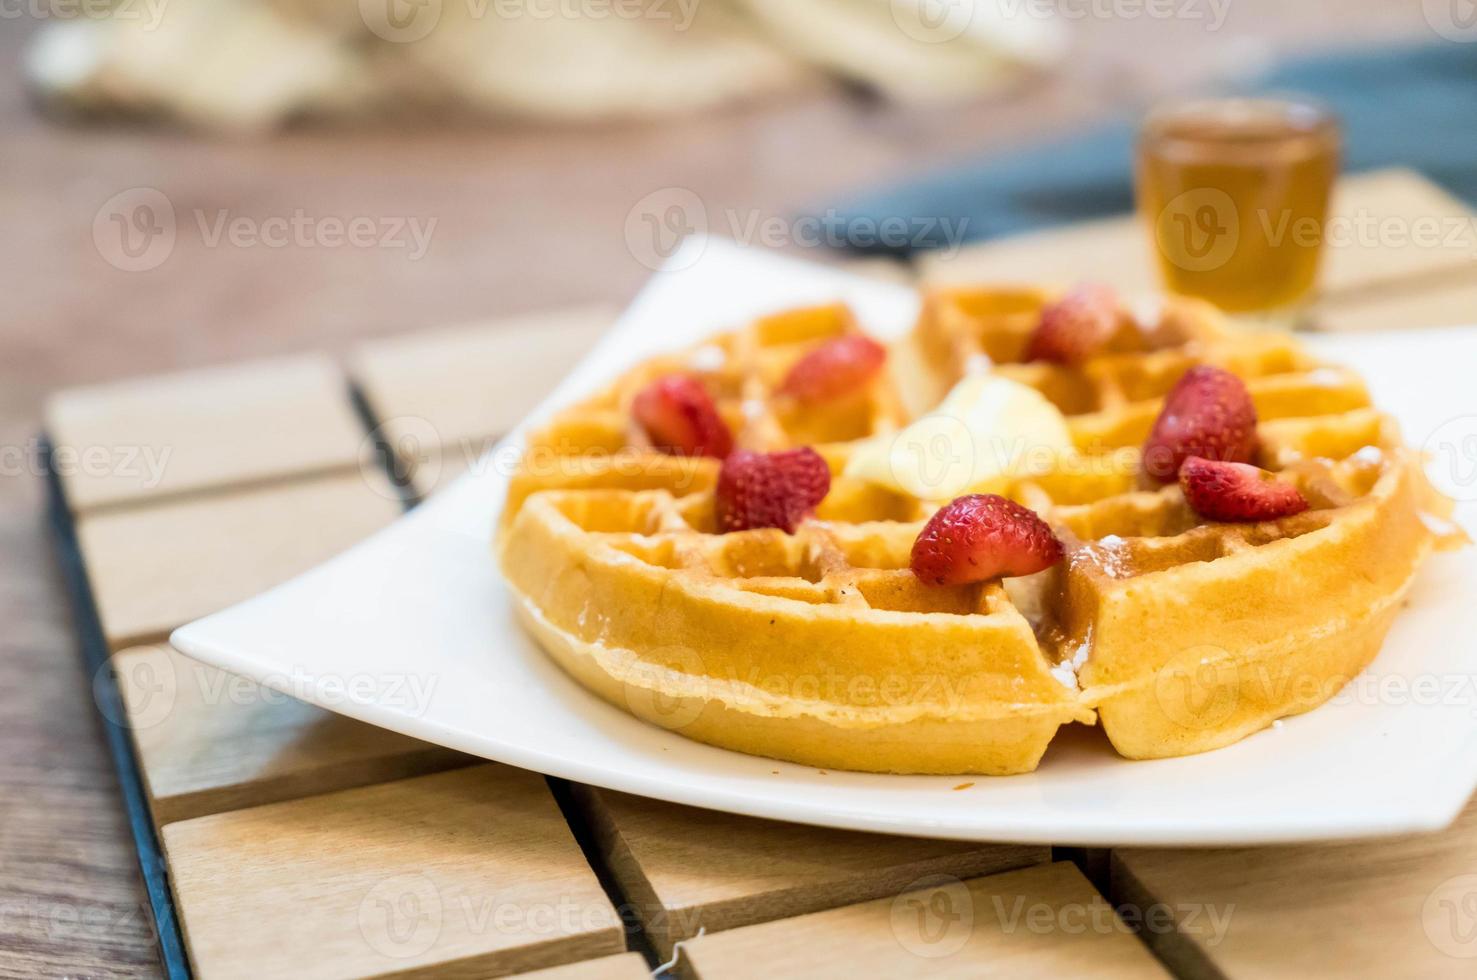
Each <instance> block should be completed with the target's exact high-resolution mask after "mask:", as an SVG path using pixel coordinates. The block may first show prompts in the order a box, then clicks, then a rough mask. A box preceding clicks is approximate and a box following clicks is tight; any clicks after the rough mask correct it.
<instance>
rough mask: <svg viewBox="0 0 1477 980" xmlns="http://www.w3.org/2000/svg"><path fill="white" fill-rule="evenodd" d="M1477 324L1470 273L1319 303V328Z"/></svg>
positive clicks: (1315, 318) (1315, 316)
mask: <svg viewBox="0 0 1477 980" xmlns="http://www.w3.org/2000/svg"><path fill="white" fill-rule="evenodd" d="M1470 323H1477V282H1473V281H1472V279H1471V277H1470V276H1468V275H1467V274H1465V273H1463V274H1459V275H1455V276H1450V277H1443V278H1442V279H1440V280H1438V281H1434V282H1433V281H1430V280H1423V281H1422V282H1421V283H1420V284H1419V285H1411V286H1404V285H1402V286H1399V287H1394V286H1392V287H1390V288H1389V289H1384V290H1377V291H1375V292H1373V293H1354V294H1351V295H1348V296H1343V297H1335V298H1330V299H1327V300H1325V301H1324V302H1322V303H1320V304H1319V305H1318V306H1317V307H1316V308H1315V309H1314V311H1313V325H1314V327H1315V328H1316V329H1318V330H1330V331H1332V330H1399V329H1402V328H1410V327H1454V326H1465V325H1467V324H1470Z"/></svg>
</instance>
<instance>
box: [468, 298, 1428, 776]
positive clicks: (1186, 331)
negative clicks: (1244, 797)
mask: <svg viewBox="0 0 1477 980" xmlns="http://www.w3.org/2000/svg"><path fill="white" fill-rule="evenodd" d="M909 365H922V366H923V367H922V368H921V369H918V370H916V371H910V370H909V368H908V366H909ZM982 371H983V372H985V375H984V376H983V377H984V378H985V379H986V380H985V381H983V382H981V381H980V380H979V378H980V372H982ZM971 378H974V379H975V380H974V381H971V380H969V379H971ZM951 388H952V389H953V390H954V394H952V395H951V396H950V398H949V399H948V400H946V401H944V402H943V405H945V406H948V412H947V413H945V414H948V413H954V412H956V411H957V412H958V414H959V416H960V417H959V418H953V417H949V418H942V419H941V418H939V417H938V413H933V414H930V415H922V416H921V417H917V415H916V413H915V415H914V416H910V415H909V414H908V413H907V412H906V411H905V410H904V409H903V407H902V406H903V404H904V399H903V397H902V395H901V394H900V392H902V391H912V392H916V391H924V390H930V389H931V390H932V391H934V393H935V400H937V399H939V398H942V397H943V394H944V393H945V392H948V391H949V390H950V389H951ZM961 392H962V393H963V394H960V393H961ZM961 399H963V401H961ZM971 399H972V401H971ZM961 404H962V405H963V406H964V407H963V408H962V409H961V408H960V406H961ZM921 407H930V408H931V407H932V406H931V405H928V406H921ZM992 412H993V413H994V414H992ZM1017 415H1022V416H1029V418H1024V419H1022V418H1016V416H1017ZM950 425H953V426H954V428H950V427H949V426H950ZM961 428H962V429H963V430H965V434H966V436H967V437H968V439H970V440H972V441H971V442H970V443H969V445H970V448H971V452H972V453H973V454H976V455H977V454H978V449H979V446H981V445H985V444H986V442H987V441H988V439H989V438H991V437H992V436H998V437H1000V438H1002V439H1003V438H1004V435H1005V434H1007V433H1014V434H1017V435H1021V436H1022V438H1024V439H1025V440H1026V441H1028V442H1032V441H1036V442H1041V441H1044V442H1045V443H1049V444H1050V445H1049V447H1047V448H1049V449H1050V451H1049V452H1045V453H1044V454H1036V457H1037V458H1035V460H1034V462H1032V463H1031V464H1030V465H1027V464H1025V463H1022V462H1020V460H1019V459H1018V458H1017V457H1015V456H1011V457H1010V458H1009V459H1008V460H1003V461H996V462H995V463H993V464H991V465H990V466H988V467H984V468H978V467H977V468H976V469H975V470H974V471H972V472H966V473H965V475H964V476H962V477H960V476H958V474H955V475H954V476H953V477H948V478H944V477H940V478H937V479H934V480H932V481H930V480H929V479H926V478H924V477H922V476H920V475H919V474H917V473H914V474H906V473H902V472H900V471H899V468H900V467H901V468H902V469H906V468H907V466H908V465H909V461H911V460H914V457H915V456H916V457H917V459H916V462H917V463H918V464H919V465H920V466H924V467H926V466H927V464H928V462H929V460H928V459H927V458H926V457H927V454H926V453H922V454H913V455H909V453H907V452H894V451H893V449H895V448H896V447H897V446H905V445H907V444H908V440H909V439H910V438H917V439H918V440H921V441H920V442H919V445H923V446H932V445H934V444H935V443H936V442H937V440H938V438H940V434H941V433H942V434H944V436H945V437H946V436H947V434H948V433H950V432H954V431H956V430H959V429H961ZM980 430H987V431H983V432H982V431H980ZM961 438H962V437H961ZM945 443H946V445H945V446H944V448H945V449H948V448H950V447H951V446H954V444H953V443H949V441H948V438H945ZM954 448H957V447H954ZM1027 448H1028V449H1030V448H1037V447H1032V446H1028V447H1027ZM1026 455H1030V454H1029V453H1028V454H1026ZM982 473H985V474H987V478H985V477H982V476H981V474H982ZM1448 512H1449V503H1448V502H1447V501H1445V500H1444V499H1442V498H1440V497H1439V496H1438V495H1437V494H1436V493H1435V492H1434V491H1433V490H1432V489H1431V488H1430V487H1429V485H1428V484H1427V483H1426V482H1425V479H1424V476H1423V474H1422V471H1421V468H1420V461H1419V459H1418V457H1417V455H1416V454H1415V453H1413V452H1412V451H1410V450H1409V449H1407V448H1406V447H1405V446H1404V445H1403V444H1402V443H1401V441H1400V439H1399V436H1398V433H1397V432H1396V430H1395V427H1394V425H1393V423H1392V422H1391V420H1390V419H1388V418H1387V417H1386V416H1384V415H1382V414H1381V413H1379V412H1378V411H1377V410H1375V409H1374V408H1373V407H1371V406H1370V404H1369V398H1368V395H1367V393H1366V391H1365V389H1364V386H1363V384H1362V382H1361V381H1360V380H1359V379H1358V378H1357V377H1356V376H1354V375H1352V374H1350V373H1348V372H1344V371H1340V370H1338V369H1336V368H1332V367H1329V366H1327V365H1322V364H1319V363H1317V362H1316V361H1314V360H1313V359H1312V358H1311V357H1310V356H1309V355H1308V354H1306V352H1304V351H1303V350H1302V349H1301V348H1299V347H1298V346H1297V345H1296V343H1294V342H1293V341H1292V340H1291V339H1290V338H1287V337H1285V336H1280V335H1279V336H1259V335H1258V336H1251V335H1247V336H1240V335H1237V334H1235V333H1233V332H1232V331H1231V330H1229V329H1228V328H1227V327H1226V325H1225V323H1224V322H1223V320H1222V319H1221V317H1220V315H1219V314H1218V313H1217V312H1216V311H1215V310H1213V309H1212V308H1210V307H1207V306H1205V305H1203V304H1200V303H1195V302H1191V301H1179V300H1176V301H1171V302H1167V303H1166V304H1165V305H1164V306H1162V307H1161V308H1160V309H1159V310H1158V311H1157V312H1155V313H1154V314H1152V315H1149V316H1135V315H1133V314H1131V313H1129V312H1128V311H1127V310H1126V309H1125V308H1124V306H1123V304H1121V303H1120V302H1118V300H1117V299H1116V297H1115V296H1114V294H1113V293H1112V291H1111V290H1109V289H1107V288H1106V287H1102V286H1086V287H1079V288H1077V289H1075V290H1072V291H1070V292H1068V293H1065V294H1060V295H1056V294H1052V293H1049V292H1047V291H1044V290H1036V289H954V290H941V291H937V292H934V293H931V294H929V295H928V296H927V297H926V298H925V304H924V314H923V317H922V319H921V321H920V323H919V326H918V329H917V331H915V333H914V335H913V336H912V337H911V338H909V340H908V341H907V342H905V344H904V345H902V346H901V348H900V349H897V350H892V351H889V350H887V349H886V348H884V347H883V346H882V345H880V344H878V343H876V342H875V341H873V340H871V339H870V338H867V337H866V336H865V335H863V334H862V333H861V332H860V331H859V330H858V329H857V327H856V325H855V322H854V321H853V319H852V318H851V316H850V315H849V314H848V313H847V312H846V311H845V310H844V308H841V307H822V308H814V309H805V310H797V311H792V312H790V313H786V314H782V315H779V316H775V317H769V318H766V319H763V320H760V321H758V322H757V323H754V324H751V325H750V326H748V327H747V328H745V329H743V330H740V331H738V332H736V333H733V334H727V335H724V336H721V337H718V338H715V339H714V340H713V341H711V342H710V343H708V344H705V345H703V346H702V347H700V348H698V349H697V350H694V351H688V352H684V353H682V354H678V355H673V356H670V357H664V358H658V359H654V360H653V361H650V362H648V363H646V364H643V365H641V366H640V367H638V368H637V369H635V370H634V371H632V372H629V373H628V374H627V375H626V376H624V377H622V378H620V379H618V380H617V381H616V382H615V383H614V384H613V385H612V386H611V387H610V388H609V389H607V390H606V391H604V392H602V393H601V394H600V395H598V396H597V397H595V398H594V399H591V400H589V401H587V402H585V403H584V404H581V405H578V406H576V407H574V408H573V409H570V410H569V411H567V412H565V413H563V414H562V415H560V416H559V417H558V418H556V419H555V420H554V422H553V423H551V424H550V425H549V426H548V427H546V428H545V429H544V430H542V431H540V432H536V433H534V434H532V435H531V436H530V438H529V442H528V448H527V452H526V454H525V458H524V461H523V463H522V465H521V467H520V470H519V472H518V473H517V474H516V475H515V477H514V479H513V481H512V485H511V487H510V494H509V500H508V504H507V507H506V510H505V512H504V515H503V519H502V522H501V525H500V528H499V533H498V541H497V548H498V550H499V554H500V559H501V562H502V566H503V569H504V572H505V574H506V576H507V578H508V580H509V582H510V583H511V585H512V588H513V592H514V594H515V597H516V601H517V603H518V608H519V611H520V613H521V615H522V617H523V619H524V621H525V623H526V624H527V625H528V627H529V629H530V630H531V631H532V633H533V634H534V635H535V636H536V637H537V638H538V639H539V640H540V642H541V643H542V645H543V646H544V647H545V649H546V650H547V651H548V652H549V653H550V655H551V656H552V657H553V658H554V659H555V660H557V661H558V662H559V663H560V664H561V665H562V666H563V667H564V668H565V670H567V671H568V672H569V673H570V674H571V675H573V676H574V677H576V678H577V679H579V680H580V681H581V682H582V683H584V684H585V685H586V686H587V687H589V688H590V689H591V690H593V691H595V692H596V693H598V694H599V695H601V696H602V697H604V698H605V699H606V700H608V701H610V702H611V703H613V704H615V705H617V706H619V707H622V708H624V709H625V710H628V711H630V712H632V713H634V714H636V715H638V716H640V717H642V718H645V719H647V720H649V721H652V722H654V723H657V724H661V725H663V726H665V727H668V728H671V729H673V730H675V731H679V732H681V733H682V734H684V735H687V736H689V737H692V738H695V739H699V740H701V741H705V742H709V743H712V744H715V745H720V746H724V747H728V748H733V749H737V750H739V751H744V752H749V753H754V754H759V755H767V756H772V757H775V758H782V759H787V760H792V761H796V762H801V763H807V764H811V765H817V766H824V767H831V768H847V769H858V770H867V771H884V772H917V773H981V774H1008V773H1016V772H1025V771H1029V770H1031V769H1033V768H1035V767H1036V765H1037V764H1038V763H1039V761H1040V759H1041V757H1042V755H1043V753H1044V752H1045V750H1046V748H1047V746H1048V744H1049V743H1050V741H1051V739H1052V737H1053V736H1054V734H1055V733H1056V731H1057V730H1058V728H1059V727H1060V726H1061V725H1063V724H1067V723H1070V722H1074V721H1078V722H1085V723H1092V722H1094V721H1097V720H1101V722H1102V723H1103V726H1104V728H1105V730H1106V732H1107V735H1108V737H1109V738H1110V739H1111V741H1112V743H1113V744H1114V746H1115V747H1116V748H1117V749H1118V750H1119V751H1120V752H1121V753H1122V754H1123V755H1125V756H1129V757H1131V758H1151V757H1162V756H1171V755H1183V754H1188V753H1192V752H1199V751H1204V750H1207V749H1212V748H1216V747H1219V746H1222V745H1226V744H1228V743H1230V742H1233V741H1236V740H1237V739H1240V738H1242V737H1245V736H1246V735H1248V734H1250V733H1252V732H1254V731H1257V730H1258V729H1260V728H1263V727H1266V726H1267V725H1269V724H1270V723H1271V722H1272V721H1274V720H1276V719H1277V718H1279V717H1282V716H1285V715H1288V714H1292V713H1296V712H1298V711H1303V710H1307V709H1309V708H1311V707H1314V706H1316V705H1317V704H1319V703H1321V702H1322V701H1324V700H1326V699H1327V698H1328V697H1329V696H1331V695H1332V694H1333V693H1335V692H1336V691H1337V690H1338V688H1339V687H1340V686H1341V685H1342V683H1343V682H1344V681H1346V680H1347V679H1348V678H1349V677H1351V676H1352V675H1353V674H1354V673H1356V672H1358V671H1359V670H1361V669H1362V668H1363V667H1364V665H1365V664H1367V663H1368V661H1369V660H1370V658H1372V657H1373V655H1374V653H1375V652H1376V651H1377V649H1378V647H1379V645H1380V642H1381V641H1382V639H1383V637H1384V633H1385V631H1386V629H1387V628H1388V627H1389V624H1390V622H1391V620H1392V619H1393V617H1394V615H1395V614H1396V611H1397V609H1398V607H1399V603H1400V600H1401V598H1402V596H1403V595H1404V592H1405V590H1406V589H1407V587H1408V586H1409V584H1410V581H1411V579H1412V577H1413V575H1414V573H1415V571H1416V569H1417V567H1418V566H1419V564H1420V562H1421V561H1422V559H1423V558H1424V557H1425V556H1426V554H1427V553H1428V552H1429V551H1430V550H1431V549H1432V548H1433V547H1434V546H1435V545H1436V544H1438V543H1439V542H1438V538H1437V536H1436V534H1435V533H1433V531H1432V530H1431V523H1432V522H1430V521H1429V520H1428V516H1430V515H1435V516H1444V515H1445V514H1446V513H1448ZM1355 569H1357V573H1351V570H1355Z"/></svg>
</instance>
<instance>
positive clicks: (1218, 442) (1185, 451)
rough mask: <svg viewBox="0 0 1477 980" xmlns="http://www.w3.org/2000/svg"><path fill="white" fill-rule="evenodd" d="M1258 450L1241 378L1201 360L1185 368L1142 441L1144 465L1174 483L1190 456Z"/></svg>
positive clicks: (1238, 455) (1242, 459) (1245, 458)
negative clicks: (1146, 438) (1200, 362)
mask: <svg viewBox="0 0 1477 980" xmlns="http://www.w3.org/2000/svg"><path fill="white" fill-rule="evenodd" d="M1255 452H1256V406H1255V405H1253V404H1252V403H1251V394H1250V392H1248V391H1247V390H1246V385H1245V384H1243V383H1242V381H1241V379H1240V378H1238V377H1236V375H1234V374H1232V373H1231V372H1230V371H1224V370H1222V369H1220V368H1218V367H1210V366H1208V365H1200V366H1199V367H1193V368H1191V369H1190V370H1189V371H1187V372H1185V376H1184V377H1182V378H1180V380H1179V383H1178V384H1176V385H1175V386H1174V388H1173V389H1172V390H1171V391H1170V392H1169V395H1168V397H1166V398H1165V399H1164V408H1163V409H1162V410H1161V411H1160V412H1159V418H1158V419H1157V420H1156V421H1155V422H1154V428H1153V430H1152V431H1151V432H1150V433H1149V439H1148V441H1147V442H1145V443H1144V452H1143V469H1144V472H1145V473H1147V474H1148V475H1149V476H1151V477H1153V478H1154V479H1155V480H1158V481H1159V482H1160V483H1170V482H1172V481H1173V480H1174V478H1175V474H1177V473H1178V472H1179V471H1180V464H1181V463H1183V462H1184V461H1185V459H1186V457H1189V456H1203V457H1204V458H1206V459H1216V460H1222V461H1224V462H1230V463H1246V462H1250V461H1251V458H1252V456H1253V455H1254V454H1255Z"/></svg>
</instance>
